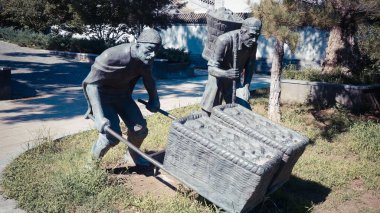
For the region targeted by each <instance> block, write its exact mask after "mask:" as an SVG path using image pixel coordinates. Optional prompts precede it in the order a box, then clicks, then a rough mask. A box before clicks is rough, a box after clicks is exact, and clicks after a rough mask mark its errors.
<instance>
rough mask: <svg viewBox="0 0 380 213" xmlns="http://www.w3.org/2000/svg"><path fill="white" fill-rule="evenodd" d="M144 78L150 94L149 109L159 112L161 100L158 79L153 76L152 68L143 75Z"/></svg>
mask: <svg viewBox="0 0 380 213" xmlns="http://www.w3.org/2000/svg"><path fill="white" fill-rule="evenodd" d="M142 79H143V83H144V86H145V89H146V91H147V92H148V95H149V102H148V105H147V109H148V110H149V111H151V112H157V110H158V109H160V100H159V98H158V93H157V87H156V81H155V79H154V78H153V75H152V72H151V70H146V71H145V72H144V75H142Z"/></svg>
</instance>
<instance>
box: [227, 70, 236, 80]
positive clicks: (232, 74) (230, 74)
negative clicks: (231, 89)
mask: <svg viewBox="0 0 380 213" xmlns="http://www.w3.org/2000/svg"><path fill="white" fill-rule="evenodd" d="M225 77H226V78H229V79H236V78H239V70H238V69H228V70H226V72H225Z"/></svg>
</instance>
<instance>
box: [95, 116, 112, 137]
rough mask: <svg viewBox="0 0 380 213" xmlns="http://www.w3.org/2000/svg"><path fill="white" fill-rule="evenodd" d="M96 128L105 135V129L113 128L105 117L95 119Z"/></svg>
mask: <svg viewBox="0 0 380 213" xmlns="http://www.w3.org/2000/svg"><path fill="white" fill-rule="evenodd" d="M95 127H96V129H97V130H98V131H99V132H100V133H102V134H104V133H105V128H106V127H111V123H110V121H109V120H108V119H107V118H105V117H101V118H95Z"/></svg>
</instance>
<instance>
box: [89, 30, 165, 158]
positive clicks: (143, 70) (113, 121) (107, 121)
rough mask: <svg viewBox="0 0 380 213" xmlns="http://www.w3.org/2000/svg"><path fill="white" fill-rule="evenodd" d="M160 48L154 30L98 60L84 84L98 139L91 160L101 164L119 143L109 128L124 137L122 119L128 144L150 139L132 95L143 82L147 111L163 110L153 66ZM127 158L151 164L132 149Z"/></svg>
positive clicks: (115, 48) (105, 52)
mask: <svg viewBox="0 0 380 213" xmlns="http://www.w3.org/2000/svg"><path fill="white" fill-rule="evenodd" d="M160 46H161V37H160V35H159V33H158V32H157V31H156V30H154V29H145V30H143V32H142V33H141V34H140V36H139V37H138V38H137V43H126V44H121V45H118V46H115V47H111V48H109V49H107V50H105V51H104V52H103V53H102V54H100V55H99V56H98V57H96V59H95V62H94V64H93V65H92V66H91V71H90V73H89V74H88V76H87V77H86V79H85V80H84V81H83V89H84V93H85V96H86V98H87V102H88V107H89V108H88V111H87V113H86V115H87V117H93V118H94V122H95V126H96V129H97V130H98V131H99V137H98V139H97V141H96V142H95V144H94V145H93V147H92V159H93V160H100V159H101V158H102V157H103V156H104V155H105V154H106V153H107V151H108V150H109V149H110V148H112V147H114V146H116V145H117V144H118V143H119V140H118V139H117V138H115V137H114V136H112V135H110V134H109V133H108V132H107V131H105V129H106V127H108V128H110V129H112V130H113V131H114V132H116V133H118V134H119V135H121V133H122V132H121V128H120V120H119V116H120V118H121V119H122V120H123V121H124V123H125V125H126V127H127V128H128V138H127V140H128V141H129V142H130V143H132V144H133V145H135V146H136V147H140V146H141V144H142V142H143V140H144V139H145V137H146V136H147V135H148V129H147V123H146V120H145V119H144V117H143V116H142V114H141V111H140V109H139V107H138V106H137V104H136V103H135V101H134V100H133V99H132V92H133V89H134V87H135V85H136V83H137V81H138V80H139V79H140V78H141V79H142V81H143V83H144V86H145V88H146V90H147V92H148V94H149V102H148V104H147V109H148V110H149V111H151V112H156V111H157V110H158V109H159V108H160V102H159V98H158V94H157V88H156V84H155V80H154V79H153V76H152V72H151V70H152V62H153V60H154V57H155V53H156V52H157V50H158V49H159V47H160ZM126 157H127V158H132V160H133V161H134V163H135V164H136V165H137V166H139V165H149V162H148V161H146V160H145V159H144V158H142V157H141V156H140V155H138V154H137V153H136V152H135V151H133V150H132V149H130V148H129V150H128V151H127V153H126Z"/></svg>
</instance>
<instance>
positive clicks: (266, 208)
mask: <svg viewBox="0 0 380 213" xmlns="http://www.w3.org/2000/svg"><path fill="white" fill-rule="evenodd" d="M330 192H331V189H330V188H328V187H326V186H323V185H322V184H319V183H317V182H314V181H309V180H303V179H301V178H298V177H296V176H291V178H290V180H289V181H288V182H287V183H286V184H285V185H284V186H282V187H281V188H280V189H279V190H277V191H276V192H274V193H273V194H271V195H270V196H269V197H267V198H266V200H265V201H264V202H263V203H262V204H260V205H259V206H257V207H256V208H255V210H254V211H253V212H262V213H271V212H273V213H274V212H276V213H277V212H289V213H293V212H294V213H306V212H310V211H311V210H312V207H313V205H317V204H320V203H323V202H324V201H325V200H326V198H327V196H328V195H329V194H330Z"/></svg>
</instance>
